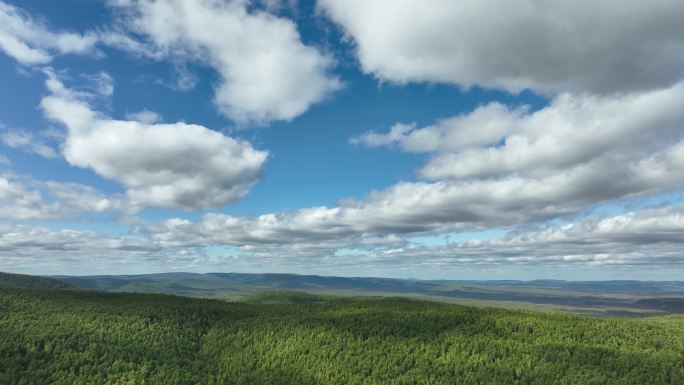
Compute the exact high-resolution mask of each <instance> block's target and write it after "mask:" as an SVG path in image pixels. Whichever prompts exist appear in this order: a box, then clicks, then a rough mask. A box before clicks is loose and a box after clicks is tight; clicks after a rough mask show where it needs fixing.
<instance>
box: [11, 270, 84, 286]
mask: <svg viewBox="0 0 684 385" xmlns="http://www.w3.org/2000/svg"><path fill="white" fill-rule="evenodd" d="M10 287H13V288H19V289H38V290H55V289H75V287H74V286H71V285H70V284H68V283H66V282H62V281H59V280H56V279H52V278H46V277H37V276H35V275H24V274H11V273H3V272H0V288H10Z"/></svg>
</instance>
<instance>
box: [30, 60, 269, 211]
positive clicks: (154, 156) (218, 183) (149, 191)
mask: <svg viewBox="0 0 684 385" xmlns="http://www.w3.org/2000/svg"><path fill="white" fill-rule="evenodd" d="M47 86H48V88H49V89H50V91H51V95H49V96H46V97H44V98H43V100H42V102H41V106H42V108H43V111H44V112H45V114H46V116H47V117H48V118H50V119H51V120H53V121H56V122H59V123H61V124H64V125H65V126H66V127H67V129H68V135H67V138H66V142H65V143H64V146H63V152H64V156H65V158H66V160H67V161H68V162H69V163H70V164H72V165H75V166H78V167H84V168H90V169H92V170H94V171H95V172H97V173H98V174H99V175H101V176H103V177H105V178H108V179H111V180H114V181H117V182H119V183H121V184H122V185H124V186H125V187H126V189H127V192H126V194H127V196H128V197H129V199H130V200H131V202H132V203H133V204H135V205H143V206H155V207H180V208H187V209H204V208H210V207H216V206H221V205H224V204H226V203H229V202H232V201H234V200H236V199H239V198H241V197H242V196H244V195H245V194H246V193H247V192H248V191H249V189H250V188H251V187H252V185H254V184H255V183H256V182H257V181H258V180H259V178H260V175H261V166H262V165H263V163H264V161H265V160H266V158H267V155H268V154H267V153H266V152H264V151H257V150H255V149H254V148H252V146H251V145H250V144H249V143H247V142H244V141H240V140H236V139H232V138H229V137H226V136H224V135H223V134H221V133H219V132H217V131H213V130H210V129H208V128H206V127H203V126H199V125H194V124H186V123H182V122H179V123H172V124H147V123H143V122H138V121H125V120H115V119H111V118H108V117H106V116H104V115H102V114H100V113H99V112H97V111H93V110H92V109H91V107H90V106H89V105H88V104H87V103H86V102H85V101H83V100H81V99H79V97H78V96H79V95H78V94H76V93H74V92H73V91H71V90H69V89H68V88H66V87H64V85H63V84H62V83H61V82H60V81H59V80H58V79H57V78H56V77H55V76H54V75H52V74H50V73H49V72H48V81H47Z"/></svg>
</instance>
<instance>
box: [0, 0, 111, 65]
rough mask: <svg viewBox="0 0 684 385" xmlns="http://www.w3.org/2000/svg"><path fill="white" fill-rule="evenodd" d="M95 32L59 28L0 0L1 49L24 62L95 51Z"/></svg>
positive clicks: (41, 62)
mask: <svg viewBox="0 0 684 385" xmlns="http://www.w3.org/2000/svg"><path fill="white" fill-rule="evenodd" d="M97 40H98V38H97V36H96V35H95V34H93V33H87V34H79V33H74V32H55V31H53V30H51V29H50V27H49V26H48V25H47V24H46V23H44V22H42V21H40V20H35V19H34V18H32V17H31V16H30V15H28V14H27V13H26V12H24V11H23V10H21V9H19V8H17V7H15V6H13V5H10V4H7V3H5V2H0V50H1V51H3V52H5V54H7V55H9V56H11V57H13V58H14V59H15V60H17V61H18V62H20V63H22V64H27V65H32V64H46V63H49V62H50V61H51V60H52V58H53V56H54V55H56V54H69V53H74V54H85V53H92V52H93V50H94V47H95V44H96V43H97Z"/></svg>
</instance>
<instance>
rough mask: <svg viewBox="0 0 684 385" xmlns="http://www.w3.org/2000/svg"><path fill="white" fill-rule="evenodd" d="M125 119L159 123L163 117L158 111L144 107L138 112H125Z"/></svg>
mask: <svg viewBox="0 0 684 385" xmlns="http://www.w3.org/2000/svg"><path fill="white" fill-rule="evenodd" d="M126 119H128V120H134V121H136V122H140V123H144V124H155V123H160V122H163V121H164V118H163V117H162V116H161V115H159V114H158V113H156V112H154V111H150V110H148V109H144V110H141V111H138V112H134V113H132V114H127V115H126Z"/></svg>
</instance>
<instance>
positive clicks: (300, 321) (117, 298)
mask: <svg viewBox="0 0 684 385" xmlns="http://www.w3.org/2000/svg"><path fill="white" fill-rule="evenodd" d="M682 357H684V317H682V316H665V317H654V318H644V319H610V318H592V317H582V316H574V315H562V314H551V313H534V312H525V311H515V310H505V309H491V308H474V307H465V306H457V305H449V304H442V303H434V302H426V301H411V300H403V299H330V298H315V297H310V296H307V295H304V296H299V295H290V294H287V295H280V294H275V295H273V297H272V298H269V297H268V296H267V295H261V296H257V297H256V298H253V301H252V303H246V302H243V303H238V302H236V303H227V302H221V301H217V300H204V299H191V298H183V297H175V296H167V295H153V294H123V293H99V292H91V291H72V290H67V291H35V290H23V289H11V288H4V289H0V362H1V363H2V365H0V384H64V385H66V384H68V385H78V384H164V385H166V384H252V385H254V384H297V385H306V384H449V385H452V384H597V385H598V384H601V385H603V384H638V385H643V384H682V383H684V360H682Z"/></svg>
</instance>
